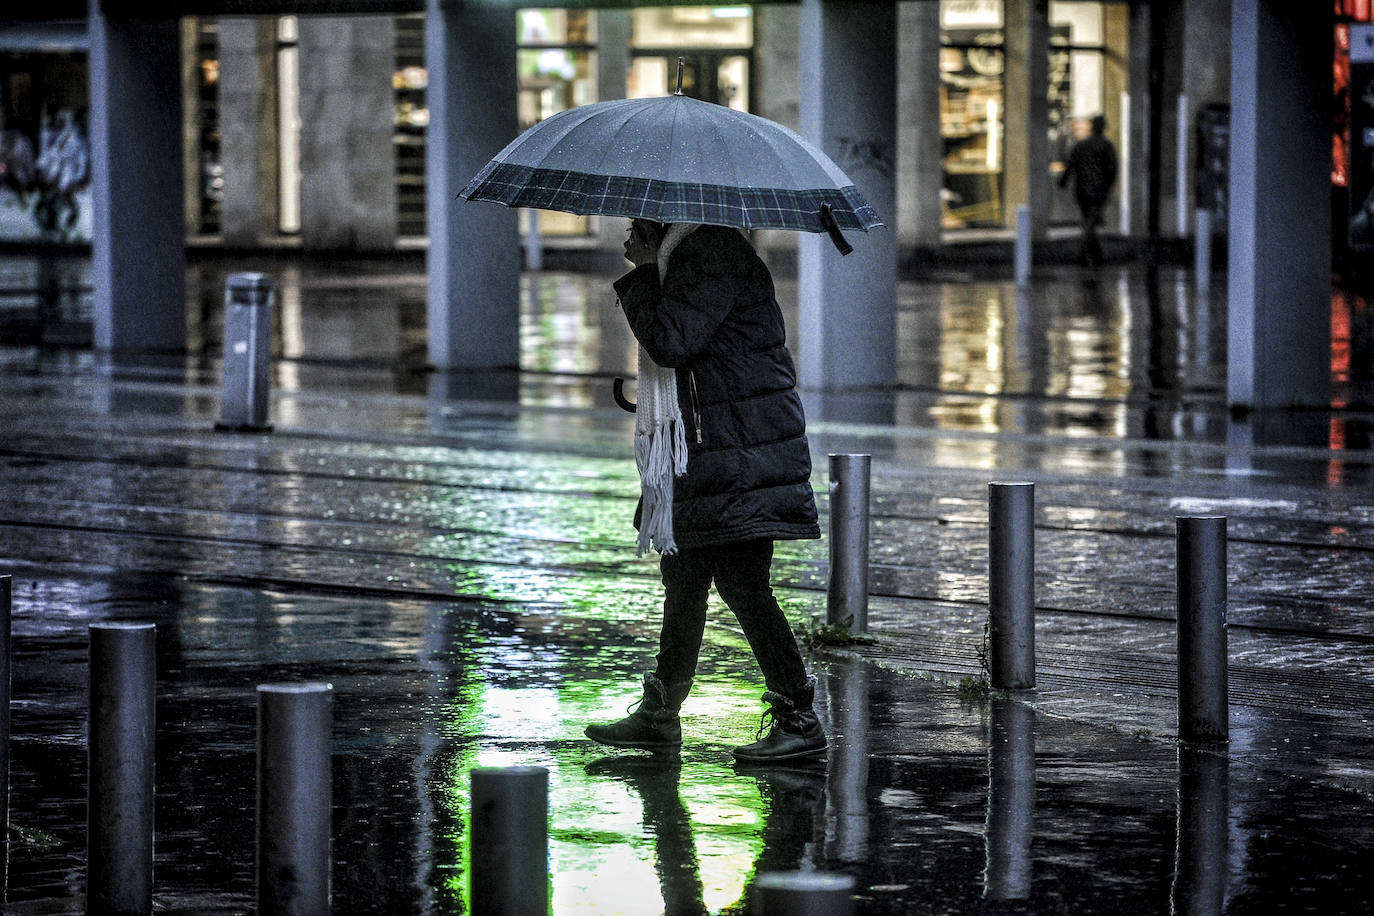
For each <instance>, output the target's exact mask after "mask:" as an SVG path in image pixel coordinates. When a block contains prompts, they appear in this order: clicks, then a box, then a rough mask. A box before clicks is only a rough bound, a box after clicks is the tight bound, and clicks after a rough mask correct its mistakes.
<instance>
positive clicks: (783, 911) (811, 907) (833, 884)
mask: <svg viewBox="0 0 1374 916" xmlns="http://www.w3.org/2000/svg"><path fill="white" fill-rule="evenodd" d="M754 894H755V898H756V905H757V912H758V914H759V916H853V914H854V879H853V878H851V877H849V875H837V874H833V873H830V872H815V871H774V872H765V873H764V874H762V875H759V877H758V879H757V880H756V881H755V882H754Z"/></svg>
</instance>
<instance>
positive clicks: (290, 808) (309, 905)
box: [257, 683, 334, 916]
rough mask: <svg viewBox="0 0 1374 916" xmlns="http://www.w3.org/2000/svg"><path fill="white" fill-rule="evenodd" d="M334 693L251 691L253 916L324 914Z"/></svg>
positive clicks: (299, 688)
mask: <svg viewBox="0 0 1374 916" xmlns="http://www.w3.org/2000/svg"><path fill="white" fill-rule="evenodd" d="M333 700H334V688H333V687H331V686H330V685H329V684H318V683H313V684H312V683H305V684H260V685H259V686H258V793H257V794H258V799H257V823H258V827H257V830H258V837H257V847H258V848H257V897H258V912H259V913H283V914H292V916H310V914H320V916H325V914H328V913H329V903H330V863H329V855H330V850H329V842H330V832H331V813H330V803H331V798H332V794H333V793H332V792H331V791H330V788H331V775H330V773H331V769H330V762H329V743H330V730H331V728H332V723H333Z"/></svg>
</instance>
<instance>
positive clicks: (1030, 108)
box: [1002, 0, 1053, 241]
mask: <svg viewBox="0 0 1374 916" xmlns="http://www.w3.org/2000/svg"><path fill="white" fill-rule="evenodd" d="M1003 8H1004V10H1005V16H1006V22H1005V36H1006V37H1005V40H1006V70H1005V79H1004V81H1003V86H1004V87H1005V90H1004V93H1005V94H1004V98H1005V104H1006V113H1005V114H1004V116H1003V123H1004V124H1005V125H1006V131H1007V135H1006V146H1005V148H1004V152H1005V155H1004V161H1003V169H1002V190H1003V194H1002V197H1003V203H1004V205H1005V208H1006V209H1005V211H1004V212H1003V214H1002V220H1003V222H1004V223H1006V224H1007V225H1008V226H1010V225H1014V223H1013V221H1014V219H1015V216H1016V208H1017V207H1019V206H1022V205H1025V206H1029V207H1030V210H1031V237H1032V238H1033V239H1035V240H1036V241H1040V240H1042V239H1044V238H1045V236H1046V231H1047V229H1048V228H1049V223H1050V200H1051V195H1052V191H1053V186H1052V184H1051V182H1052V178H1051V176H1050V135H1049V125H1050V110H1049V91H1050V87H1049V81H1050V56H1049V49H1050V4H1049V0H1006V3H1005V4H1004V7H1003Z"/></svg>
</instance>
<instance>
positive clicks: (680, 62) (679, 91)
mask: <svg viewBox="0 0 1374 916" xmlns="http://www.w3.org/2000/svg"><path fill="white" fill-rule="evenodd" d="M684 66H686V62H685V61H684V60H683V59H682V58H681V57H679V58H678V59H677V92H674V93H673V95H682V69H683V67H684Z"/></svg>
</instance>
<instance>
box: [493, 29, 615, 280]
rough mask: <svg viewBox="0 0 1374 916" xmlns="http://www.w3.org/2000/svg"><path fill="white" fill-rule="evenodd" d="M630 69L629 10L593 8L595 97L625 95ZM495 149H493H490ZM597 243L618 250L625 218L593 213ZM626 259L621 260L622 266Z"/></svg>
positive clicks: (612, 97) (605, 97)
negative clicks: (595, 216) (594, 215)
mask: <svg viewBox="0 0 1374 916" xmlns="http://www.w3.org/2000/svg"><path fill="white" fill-rule="evenodd" d="M629 71H630V11H629V10H605V9H603V10H597V11H596V92H597V98H598V100H599V101H603V102H608V101H612V100H614V99H623V98H625V93H626V92H628V91H629V90H628V89H627V84H626V77H627V75H628V74H629ZM492 152H493V153H495V150H493V151H492ZM596 219H597V223H598V226H599V231H598V237H599V238H600V240H601V244H602V245H603V246H605V247H606V248H608V249H611V250H612V251H619V249H620V246H621V245H622V244H624V242H625V229H626V227H628V226H629V225H630V223H629V221H628V220H624V219H620V218H618V217H614V216H601V217H597V218H596ZM629 266H630V265H629V263H628V262H626V263H625V267H626V269H628V268H629Z"/></svg>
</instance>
